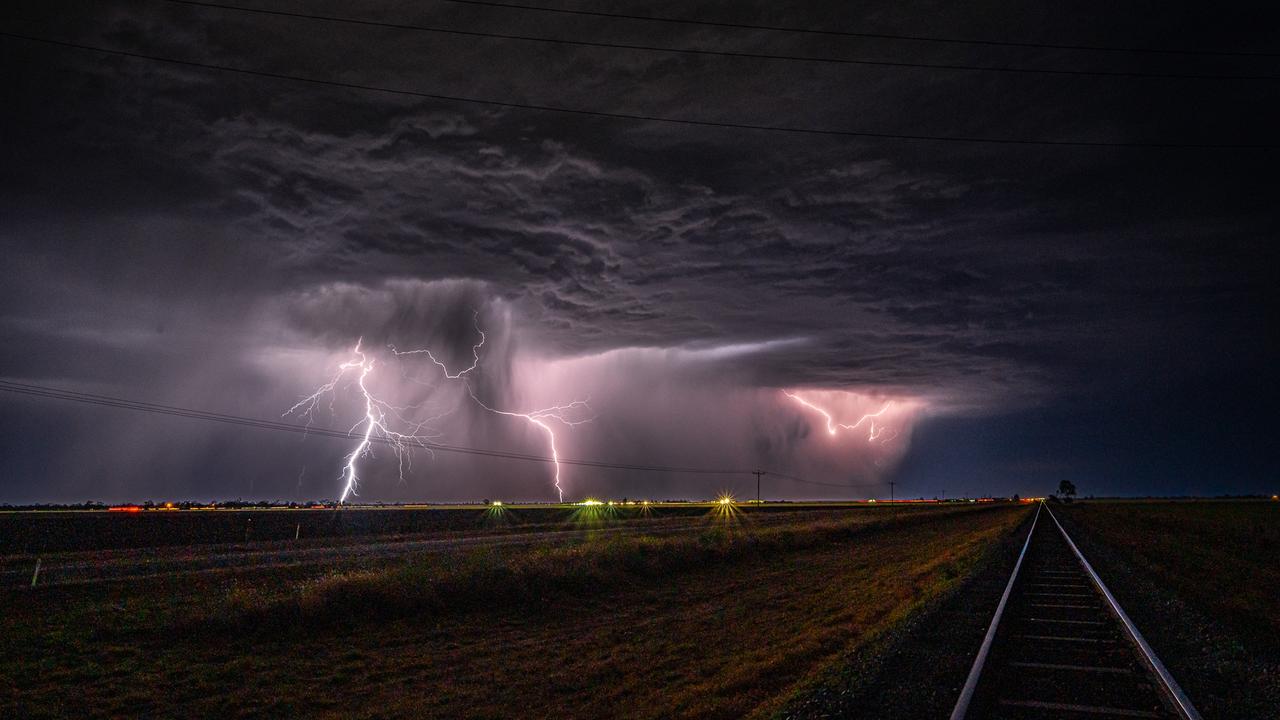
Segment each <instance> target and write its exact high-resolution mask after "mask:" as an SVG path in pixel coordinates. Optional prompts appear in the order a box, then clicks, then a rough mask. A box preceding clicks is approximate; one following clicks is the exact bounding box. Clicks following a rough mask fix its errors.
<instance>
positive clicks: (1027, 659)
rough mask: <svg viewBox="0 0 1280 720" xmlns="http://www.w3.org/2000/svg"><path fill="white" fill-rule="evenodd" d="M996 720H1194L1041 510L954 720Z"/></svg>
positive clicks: (1069, 543) (1192, 710)
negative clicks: (1100, 719) (1130, 719)
mask: <svg viewBox="0 0 1280 720" xmlns="http://www.w3.org/2000/svg"><path fill="white" fill-rule="evenodd" d="M997 718H999V719H1000V720H1006V719H1007V720H1046V719H1047V718H1058V719H1061V720H1077V719H1079V720H1084V719H1085V718H1092V719H1094V720H1097V719H1099V718H1158V719H1161V720H1165V719H1178V720H1199V718H1200V715H1199V713H1198V712H1197V711H1196V709H1195V707H1194V706H1193V705H1192V704H1191V701H1190V700H1189V699H1188V698H1187V697H1186V695H1185V694H1184V693H1183V692H1182V689H1181V688H1179V687H1178V684H1177V682H1175V681H1174V679H1173V677H1172V676H1170V675H1169V672H1168V670H1167V669H1165V667H1164V665H1163V664H1162V663H1161V662H1160V659H1159V658H1157V657H1156V655H1155V653H1154V652H1153V651H1152V650H1151V647H1150V646H1149V645H1148V644H1147V642H1146V640H1144V639H1143V637H1142V634H1141V633H1140V632H1138V629H1137V628H1136V627H1134V625H1133V622H1132V621H1131V620H1130V619H1129V617H1128V615H1126V614H1125V612H1124V610H1123V609H1121V607H1120V604H1119V603H1118V602H1116V599H1115V597H1114V596H1113V595H1112V594H1111V592H1110V591H1109V590H1108V589H1107V586H1106V585H1105V584H1104V583H1103V582H1102V579H1101V578H1099V577H1098V574H1097V573H1096V572H1094V570H1093V568H1092V567H1091V566H1090V565H1089V562H1088V560H1086V559H1085V557H1084V555H1083V554H1081V552H1080V550H1079V548H1077V547H1076V545H1075V543H1074V542H1073V541H1072V540H1071V538H1070V536H1068V535H1067V532H1066V530H1065V529H1063V527H1062V525H1061V524H1060V523H1059V522H1058V519H1057V518H1056V517H1054V515H1053V512H1052V511H1051V510H1050V509H1049V507H1048V506H1047V505H1041V507H1040V508H1039V509H1037V511H1036V517H1035V519H1034V520H1033V521H1032V526H1031V530H1030V532H1028V534H1027V539H1026V542H1025V543H1024V544H1023V548H1022V554H1021V555H1020V556H1019V558H1018V562H1017V564H1015V565H1014V569H1013V573H1012V574H1011V575H1010V577H1009V582H1008V584H1007V585H1006V586H1005V590H1004V595H1003V596H1002V597H1001V600H1000V604H999V605H998V606H997V608H996V612H995V616H994V617H993V618H992V621H991V625H990V626H989V628H988V629H987V634H986V636H985V637H984V638H983V642H982V646H981V647H980V649H979V651H978V655H977V657H976V658H975V659H974V662H973V667H972V669H971V670H970V672H969V677H968V680H967V682H966V683H965V686H964V689H963V690H962V691H961V694H960V698H959V700H958V701H957V702H956V705H955V709H954V710H953V711H952V713H951V720H995V719H997Z"/></svg>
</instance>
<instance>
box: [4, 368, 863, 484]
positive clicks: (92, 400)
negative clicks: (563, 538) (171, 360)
mask: <svg viewBox="0 0 1280 720" xmlns="http://www.w3.org/2000/svg"><path fill="white" fill-rule="evenodd" d="M0 392H11V393H15V394H19V395H27V396H30V397H39V398H45V399H51V400H66V401H70V402H76V403H82V404H86V405H95V406H99V407H111V408H117V409H122V410H133V411H135V412H143V413H150V414H155V415H169V416H175V417H184V418H188V419H192V420H205V421H210V422H219V423H224V424H229V425H237V426H240V427H249V428H255V429H258V430H274V431H278V432H290V433H297V434H301V435H318V436H321V437H331V438H340V439H345V440H349V439H351V434H350V433H349V432H344V431H342V430H334V429H332V428H318V427H313V426H309V425H299V424H296V423H285V422H279V421H276V420H264V419H261V418H252V417H245V416H241V415H230V414H226V413H215V412H210V411H207V410H197V409H195V408H186V407H181V406H177V405H162V404H159V403H151V402H144V401H140V400H129V399H126V398H120V397H112V396H110V395H98V394H95V393H87V392H81V391H78V390H66V389H62V388H55V387H50V386H46V385H35V384H32V383H21V382H15V381H12V380H0ZM370 441H371V442H378V443H381V444H384V445H394V444H396V443H394V442H393V441H391V440H389V439H387V438H383V437H378V436H372V437H370ZM412 444H413V445H414V446H416V447H421V448H423V449H426V450H431V451H437V450H439V451H442V452H452V453H461V454H465V455H477V456H481V457H492V458H500V459H505V460H524V461H530V462H541V463H556V462H559V463H561V464H564V465H574V466H580V467H595V468H606V469H613V470H634V471H642V472H662V473H673V474H688V475H747V474H750V473H751V472H752V471H750V470H745V469H740V468H739V469H727V468H725V469H722V468H698V467H680V466H672V465H641V464H634V463H615V462H605V461H601V460H582V459H572V458H558V459H557V458H553V457H549V456H545V455H534V454H530V453H518V452H510V451H506V450H493V449H488V448H475V447H467V446H464V445H450V444H446V443H437V442H431V441H427V440H423V441H421V442H414V443H412ZM762 472H763V473H764V474H767V475H776V476H778V477H782V478H786V479H789V480H794V481H796V482H800V483H806V484H809V485H823V486H826V487H839V488H863V487H873V486H870V485H841V484H834V483H821V482H816V481H810V480H805V479H804V478H799V477H796V476H794V475H786V474H783V473H776V472H772V471H762Z"/></svg>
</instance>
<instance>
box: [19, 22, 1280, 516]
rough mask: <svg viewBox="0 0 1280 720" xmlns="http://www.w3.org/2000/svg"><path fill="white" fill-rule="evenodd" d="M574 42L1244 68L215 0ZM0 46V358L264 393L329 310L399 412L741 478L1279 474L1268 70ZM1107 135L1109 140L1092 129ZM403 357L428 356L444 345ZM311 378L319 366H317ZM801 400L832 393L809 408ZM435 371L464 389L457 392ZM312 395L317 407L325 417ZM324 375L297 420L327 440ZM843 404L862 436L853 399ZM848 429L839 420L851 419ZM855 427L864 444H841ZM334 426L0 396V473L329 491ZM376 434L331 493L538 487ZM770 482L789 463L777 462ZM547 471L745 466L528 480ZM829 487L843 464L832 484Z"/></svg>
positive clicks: (135, 28) (437, 494)
mask: <svg viewBox="0 0 1280 720" xmlns="http://www.w3.org/2000/svg"><path fill="white" fill-rule="evenodd" d="M241 1H242V2H243V3H244V4H246V5H251V6H253V7H258V8H275V9H282V10H292V11H302V12H310V13H319V14H330V15H343V16H346V17H358V18H361V19H364V20H374V21H379V22H389V23H398V24H415V25H425V26H432V27H440V28H454V29H461V30H466V31H470V32H476V31H479V32H487V33H497V34H520V35H533V36H540V37H552V38H568V39H574V40H589V41H597V42H609V43H627V44H642V45H662V46H665V47H683V48H706V49H716V50H725V51H733V52H743V53H766V54H778V55H805V56H822V57H832V58H855V59H867V60H877V61H891V62H910V63H923V64H934V65H938V64H944V65H957V64H959V65H983V66H998V67H1020V68H1041V69H1070V70H1076V71H1078V70H1089V71H1098V72H1122V73H1124V72H1127V73H1131V74H1132V73H1139V74H1140V73H1146V74H1165V75H1168V74H1173V75H1187V74H1201V75H1203V74H1210V75H1235V76H1239V75H1251V76H1259V75H1261V76H1280V55H1274V53H1280V42H1277V39H1276V37H1275V35H1274V26H1273V25H1272V24H1270V23H1268V22H1263V21H1261V20H1260V19H1259V18H1253V17H1249V16H1248V15H1247V14H1243V13H1239V14H1232V13H1229V12H1224V10H1223V8H1222V7H1219V6H1215V5H1205V4H1203V3H1201V4H1195V5H1194V6H1193V7H1191V8H1188V9H1179V8H1177V7H1173V6H1165V5H1161V6H1160V8H1159V12H1156V13H1151V12H1148V9H1147V8H1141V9H1134V10H1132V11H1125V10H1119V9H1117V8H1116V7H1115V3H1110V2H1092V3H1083V4H1081V3H1071V4H1060V5H1048V4H1045V5H1044V6H1042V7H1031V6H1029V5H1027V4H1026V3H1015V2H1003V3H1001V2H979V3H942V2H873V3H858V4H848V3H817V2H806V3H787V4H786V5H787V6H788V7H786V8H783V7H781V5H782V4H780V3H745V2H650V3H640V2H631V1H629V0H616V1H615V0H611V1H610V2H608V3H605V4H599V3H590V4H587V3H582V2H576V0H575V1H574V2H570V0H554V1H553V0H531V1H536V2H538V3H541V4H543V6H545V7H553V6H554V7H561V8H588V7H589V8H591V9H593V10H600V9H603V10H606V11H610V12H620V13H632V14H645V15H655V16H665V17H681V18H700V19H713V20H723V21H728V22H735V23H747V24H765V25H781V26H792V27H807V28H822V29H838V30H848V31H857V32H870V33H879V34H906V35H916V36H937V37H946V38H970V39H990V40H1001V41H1016V42H1029V43H1042V44H1046V43H1047V44H1056V45H1091V46H1118V47H1128V48H1135V47H1136V48H1181V49H1194V50H1230V51H1252V52H1260V53H1273V55H1263V56H1252V57H1239V56H1230V55H1227V56H1216V55H1203V54H1199V55H1193V54H1176V53H1133V52H1103V51H1080V50H1065V49H1044V48H1012V47H1002V46H987V45H964V44H947V43H936V42H923V41H904V40H889V39H874V38H850V37H839V36H830V35H828V36H824V35H816V34H803V33H794V32H791V33H789V32H766V31H758V30H744V29H733V28H725V27H713V26H705V25H701V26H699V25H681V24H674V23H646V22H639V21H629V20H623V19H617V18H600V17H588V16H575V15H565V14H549V13H538V12H531V11H524V10H518V9H513V8H503V7H492V6H485V5H477V4H467V3H458V2H448V1H445V0H427V1H425V2H414V3H410V2H395V1H394V0H389V1H380V2H376V3H360V4H356V5H351V4H349V3H338V2H318V3H306V4H305V8H304V5H303V4H302V3H296V2H289V1H288V0H241ZM6 15H7V16H8V17H7V19H6V20H5V21H4V23H3V27H4V32H10V33H18V34H22V35H28V36H35V37H39V38H46V39H54V40H58V41H64V42H69V43H74V44H80V45H89V46H97V47H104V48H112V49H116V50H125V51H129V52H134V53H140V54H144V55H152V56H160V57H166V58H173V59H181V60H187V61H193V62H196V63H204V64H213V65H223V66H231V67H237V68H245V69H252V70H255V71H260V72H266V73H275V74H283V75H295V76H305V77H311V78H316V79H324V80H330V81H337V82H342V83H348V84H356V85H372V86H380V87H386V88H394V89H401V90H410V91H417V92H424V93H429V94H434V95H449V96H461V97H469V98H479V99H489V100H498V101H502V102H510V103H518V104H533V105H550V106H557V107H565V108H577V109H587V110H593V111H604V112H612V113H621V114H632V115H645V116H661V117H671V118H686V119H696V120H701V121H712V122H719V123H737V124H749V125H769V126H791V127H804V128H818V129H835V130H856V131H867V132H871V133H884V134H890V135H916V136H921V135H924V136H945V137H953V138H954V137H969V138H973V137H981V138H991V139H1017V140H1047V141H1085V142H1097V143H1102V144H1104V145H1111V146H1105V147H1081V146H1070V145H1067V146H1062V145H1035V144H1031V145H1026V144H1002V143H984V142H947V141H939V140H920V139H916V140H910V139H893V138H869V137H849V136H822V135H813V134H802V133H787V132H771V131H763V130H748V129H733V128H724V127H700V126H691V125H681V124H672V123H661V122H647V121H636V120H626V119H616V118H603V117H589V116H580V115H570V114H562V113H553V112H544V111H534V110H528V109H519V108H512V107H500V106H493V105H483V104H473V103H466V102H458V101H446V100H438V99H427V98H422V97H413V96H407V95H396V94H390V93H380V92H372V91H367V90H356V89H350V88H340V87H333V86H329V85H320V84H308V83H301V82H296V81H290V80H283V79H271V78H267V77H261V76H256V77H255V76H246V75H243V74H234V73H228V72H219V71H214V70H209V69H204V68H199V67H193V66H183V65H175V64H170V63H162V62H158V61H155V60H144V59H138V58H126V57H120V56H118V55H117V56H113V55H103V54H99V53H94V52H90V51H85V50H82V49H75V48H71V47H66V46H57V45H49V44H43V43H37V42H32V41H29V40H22V39H16V38H12V37H0V52H3V57H4V61H3V62H4V67H5V81H4V89H3V93H4V96H3V102H2V103H0V122H2V123H3V125H2V139H3V148H2V149H0V152H2V153H3V156H2V161H0V250H2V252H3V262H2V263H0V338H2V339H3V342H0V379H4V380H9V381H19V382H25V383H35V384H40V385H46V386H53V387H59V388H66V389H73V390H78V391H84V392H92V393H98V394H102V395H110V396H115V397H123V398H129V399H134V400H144V401H148V402H156V403H164V404H169V405H176V406H182V407H188V408H196V409H200V410H207V411H212V412H220V413H228V414H233V415H236V416H243V417H249V418H262V419H268V420H275V421H281V422H298V423H305V422H306V421H307V419H306V418H302V417H299V416H297V415H296V414H295V415H291V416H285V417H282V413H285V412H286V411H287V410H288V409H289V408H290V407H291V406H292V405H293V404H294V403H296V402H298V401H299V400H300V399H302V398H303V397H305V396H307V395H308V394H310V393H312V392H314V391H315V390H316V389H317V387H319V386H320V385H322V384H324V383H326V382H328V381H329V380H331V379H332V378H333V377H334V375H335V373H337V371H338V365H339V364H340V363H342V362H344V361H347V360H349V359H351V357H352V355H351V350H352V348H353V347H354V346H355V344H356V341H357V339H361V347H362V348H364V349H367V350H368V352H369V353H370V357H374V358H376V359H375V365H374V370H373V371H372V373H371V375H370V377H369V384H370V387H371V388H373V389H374V392H375V394H377V395H378V396H379V397H381V398H382V399H384V400H386V401H387V402H389V403H391V404H393V405H396V406H398V407H401V408H404V409H403V414H404V415H405V416H407V417H406V420H407V421H411V422H414V423H416V422H422V421H424V420H427V419H428V418H434V419H430V420H429V421H428V422H426V424H425V425H423V426H422V432H423V433H424V434H430V436H431V437H432V438H433V439H434V440H436V441H438V442H443V443H448V444H453V445H460V446H466V447H473V448H482V449H497V450H502V451H510V452H517V453H525V454H531V455H545V454H546V453H547V452H548V446H547V439H546V435H545V433H544V431H543V430H541V429H540V428H538V427H536V426H534V425H533V424H532V423H530V422H529V421H528V420H526V419H524V418H520V417H513V416H509V415H500V414H496V413H493V412H489V411H486V410H485V409H484V408H483V407H481V406H480V404H479V403H480V402H483V403H484V404H486V405H488V406H489V407H492V408H494V409H499V410H504V411H508V412H520V413H527V412H529V411H531V410H533V409H538V408H545V407H547V406H553V405H562V404H567V403H570V402H572V401H575V400H581V401H585V402H586V403H587V404H588V406H589V407H588V408H585V409H584V408H582V407H581V406H576V407H575V412H579V411H580V412H579V414H578V415H575V416H574V417H572V418H569V419H571V420H573V421H575V422H576V421H577V420H589V422H586V423H584V424H579V425H572V426H570V425H567V424H564V423H562V422H560V421H559V420H555V419H552V420H549V421H548V422H549V423H550V424H551V425H554V426H555V430H554V431H555V433H556V437H557V444H558V450H559V453H560V455H561V456H563V457H566V458H578V459H590V460H600V461H604V462H607V463H619V464H644V465H662V466H682V467H698V468H704V469H741V470H742V471H746V470H750V469H753V468H757V467H759V468H765V469H768V470H772V471H774V472H776V473H781V474H786V475H790V476H793V477H794V478H798V479H788V478H784V477H782V476H781V475H776V476H774V477H768V476H766V480H765V483H766V487H765V494H766V496H772V497H789V498H836V497H868V496H887V495H888V490H887V486H886V485H885V483H887V482H889V481H890V480H892V481H895V482H896V483H897V485H896V492H897V493H898V494H899V496H924V497H933V496H936V495H942V494H945V495H948V496H956V495H964V494H1009V493H1015V492H1017V493H1023V494H1043V493H1047V492H1050V491H1052V490H1054V489H1055V488H1056V487H1057V484H1058V482H1059V481H1060V480H1063V479H1068V480H1071V481H1073V482H1074V483H1075V484H1076V485H1077V486H1078V487H1079V489H1080V492H1081V494H1086V495H1087V494H1097V495H1112V494H1120V495H1137V494H1158V495H1184V494H1209V495H1217V494H1240V493H1267V494H1270V493H1272V492H1275V491H1276V489H1277V483H1280V477H1277V475H1278V471H1280V463H1278V462H1277V455H1276V453H1275V452H1274V450H1275V439H1274V438H1275V433H1276V430H1277V427H1278V423H1277V421H1276V407H1277V404H1276V401H1277V392H1276V387H1275V386H1276V382H1275V371H1274V367H1275V361H1276V360H1277V352H1276V348H1275V342H1274V339H1273V336H1272V329H1273V318H1274V316H1275V315H1274V313H1273V311H1272V310H1271V308H1272V307H1273V306H1275V305H1276V302H1275V301H1276V290H1275V286H1276V274H1277V272H1276V271H1277V268H1278V267H1280V264H1278V263H1277V260H1278V258H1277V251H1276V249H1275V247H1276V242H1277V240H1280V238H1278V237H1277V229H1278V227H1280V222H1278V218H1280V213H1277V210H1276V207H1277V198H1280V193H1277V189H1278V187H1277V186H1278V183H1277V181H1276V163H1277V160H1278V159H1280V150H1276V149H1268V148H1265V147H1262V148H1254V149H1239V148H1234V149H1233V148H1222V147H1218V148H1212V147H1211V148H1204V147H1199V148H1196V147H1163V148H1150V147H1125V145H1149V144H1168V145H1173V146H1188V145H1219V146H1221V145H1259V146H1265V145H1271V146H1272V148H1274V147H1275V146H1276V143H1277V140H1276V135H1275V129H1276V128H1277V127H1280V112H1277V108H1278V107H1280V103H1277V100H1278V99H1280V81H1277V80H1265V79H1263V80H1256V79H1255V80H1244V79H1221V78H1218V79H1204V78H1198V79H1188V78H1153V77H1133V76H1124V77H1106V76H1097V75H1064V74H1037V73H1006V72H982V71H973V70H945V69H938V68H906V67H886V66H871V65H851V64H837V63H816V62H801V61H794V60H790V61H788V60H767V59H759V58H742V57H736V58H735V57H719V56H707V55H690V54H672V53H662V52H651V51H639V50H622V49H616V48H590V47H578V46H568V45H555V44H546V43H532V42H523V41H516V40H510V39H492V38H478V37H472V36H459V35H448V34H440V33H430V32H423V31H414V30H404V29H390V28H385V27H374V26H369V25H355V24H349V23H348V24H343V23H334V22H323V21H317V20H308V19H302V18H296V17H281V16H266V15H261V14H252V13H246V12H243V11H235V10H227V9H217V8H209V7H196V6H191V5H184V4H175V3H172V2H164V1H163V0H138V1H137V2H124V3H109V2H102V3H89V2H82V1H79V0H77V1H74V2H65V1H62V0H53V1H51V2H39V3H36V2H19V3H17V4H16V5H15V6H14V7H13V9H12V11H11V12H9V13H6ZM1117 145H1118V146H1117ZM479 331H483V332H484V333H485V344H484V345H483V346H482V347H481V348H480V350H479V362H478V364H477V367H476V369H475V370H474V371H473V372H471V373H468V374H467V375H465V376H464V377H463V378H459V379H456V380H455V379H452V378H448V377H445V376H444V374H443V371H442V370H441V369H440V368H439V367H438V366H436V365H435V364H433V363H431V361H430V360H429V359H424V356H423V355H413V356H399V357H397V356H396V355H394V354H393V353H391V351H390V349H389V347H388V346H389V345H394V346H395V347H396V348H397V349H400V350H402V351H403V350H407V349H430V350H431V351H432V353H433V355H434V356H435V357H436V358H438V359H440V360H441V361H442V362H443V364H444V366H445V367H446V368H448V371H449V372H450V373H457V372H459V371H461V370H462V369H464V368H466V367H467V366H468V365H469V364H470V363H471V362H472V361H473V356H472V347H473V345H475V344H476V343H477V342H478V340H479V335H478V332H479ZM348 379H350V378H348ZM784 391H785V392H791V393H795V394H798V395H799V396H801V397H802V398H806V399H808V400H809V401H810V402H812V403H814V404H818V405H820V406H822V407H824V408H827V409H828V410H829V411H830V412H832V414H833V417H834V419H835V421H836V422H844V423H847V424H855V422H856V421H857V420H859V419H860V418H861V417H862V416H863V415H865V414H868V413H875V412H878V411H880V410H882V409H885V408H887V409H886V410H885V411H884V413H883V414H882V415H880V416H877V417H876V418H875V419H874V421H873V422H872V423H870V424H867V423H863V424H862V425H861V426H860V427H859V428H856V429H852V430H846V429H844V428H839V432H838V433H836V434H835V435H832V434H830V433H828V432H827V429H826V425H825V422H824V420H823V418H822V417H821V415H820V414H818V413H816V412H815V411H813V410H811V409H810V408H808V407H805V406H803V405H801V404H800V403H799V402H797V401H795V400H793V399H792V398H789V397H788V396H787V395H786V394H785V392H784ZM471 395H474V396H475V397H474V398H473V397H471ZM331 408H332V409H331ZM362 412H363V404H362V401H361V400H360V398H359V397H358V392H357V389H356V388H354V387H353V386H351V385H349V384H339V386H338V387H337V388H336V392H335V393H334V395H333V397H332V404H330V402H329V400H328V399H326V400H325V401H324V402H323V403H322V404H321V406H320V407H318V408H317V410H316V412H315V413H314V414H313V417H312V418H311V420H312V422H314V423H315V425H316V426H320V427H329V428H337V429H340V430H344V431H345V430H347V429H348V428H350V427H352V423H356V422H358V421H359V420H360V419H361V416H362ZM876 423H878V424H876ZM872 428H875V429H872ZM877 433H878V434H877ZM352 446H353V443H352V442H351V441H349V440H346V439H332V438H324V437H316V436H305V437H304V436H301V435H296V434H289V433H280V432H269V431H262V430H253V429H246V428H242V427H236V426H233V425H225V424H218V423H210V422H204V421H198V420H186V419H179V418H173V417H167V416H163V415H155V414H147V413H136V412H131V411H125V410H116V409H109V408H101V407H94V406H89V405H82V404H76V403H68V402H61V401H53V400H45V399H38V398H31V397H27V396H22V395H16V394H11V393H0V458H2V459H3V465H4V472H3V475H2V476H0V503H25V502H69V501H75V502H79V501H84V500H89V499H95V500H104V501H124V500H143V499H147V498H152V499H183V498H190V499H228V498H236V497H241V498H246V499H248V498H253V499H258V498H275V499H284V500H290V499H304V498H333V497H336V496H337V494H338V492H339V491H340V489H341V479H340V474H341V470H342V465H343V462H344V458H343V456H344V454H345V453H347V452H349V451H350V450H351V448H352ZM412 460H413V464H412V467H411V468H409V469H407V470H406V471H405V473H404V478H403V480H401V478H400V477H399V473H398V463H397V460H396V457H395V455H394V454H393V453H392V452H391V450H390V449H389V448H386V447H377V448H376V452H375V455H374V456H373V457H368V458H362V459H361V461H360V463H361V473H360V475H361V477H360V484H359V490H358V492H359V496H358V499H360V500H369V501H396V500H410V499H425V500H462V499H473V498H494V497H501V498H506V499H512V500H516V499H530V500H554V499H555V497H556V493H555V489H554V487H553V485H552V468H551V466H549V465H548V464H546V463H539V462H519V461H513V460H498V459H491V458H488V459H487V458H482V457H476V456H472V455H465V454H453V453H443V452H441V453H436V455H435V457H434V458H432V457H431V456H430V455H429V454H428V453H425V452H423V451H418V452H417V453H416V454H415V455H414V456H413V458H412ZM802 481H807V482H802ZM562 484H563V486H564V487H565V490H566V497H568V498H572V499H578V498H582V497H586V496H588V495H596V496H609V497H621V496H624V495H625V496H629V497H636V498H639V497H651V498H654V499H660V498H679V497H689V498H701V497H708V496H709V495H711V494H713V493H715V492H717V491H721V490H728V491H732V492H735V493H737V494H738V495H739V496H748V495H754V490H755V481H754V479H753V478H752V477H751V476H750V475H747V474H745V472H740V473H738V474H724V475H714V474H687V473H666V472H661V473H659V472H641V471H634V470H620V469H606V468H590V467H576V466H572V467H571V466H565V467H563V468H562ZM840 485H846V486H848V487H839V486H840Z"/></svg>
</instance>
